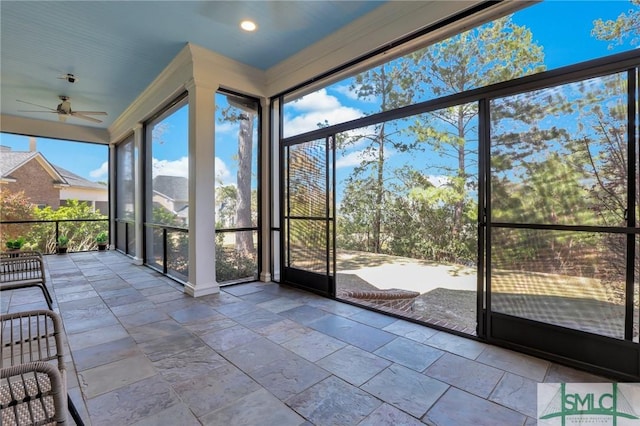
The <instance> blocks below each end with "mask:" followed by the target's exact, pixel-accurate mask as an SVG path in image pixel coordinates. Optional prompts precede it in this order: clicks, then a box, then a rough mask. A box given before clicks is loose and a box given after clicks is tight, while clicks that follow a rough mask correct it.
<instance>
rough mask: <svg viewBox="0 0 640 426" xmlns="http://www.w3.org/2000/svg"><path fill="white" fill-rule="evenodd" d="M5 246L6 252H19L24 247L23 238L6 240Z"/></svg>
mask: <svg viewBox="0 0 640 426" xmlns="http://www.w3.org/2000/svg"><path fill="white" fill-rule="evenodd" d="M5 245H6V246H7V251H8V252H16V251H20V249H21V248H22V246H23V245H24V238H23V237H18V238H14V239H12V240H11V239H9V240H7V242H6V243H5Z"/></svg>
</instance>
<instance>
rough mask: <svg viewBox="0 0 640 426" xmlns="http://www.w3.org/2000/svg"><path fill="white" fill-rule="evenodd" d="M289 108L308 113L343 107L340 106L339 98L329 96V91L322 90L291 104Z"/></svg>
mask: <svg viewBox="0 0 640 426" xmlns="http://www.w3.org/2000/svg"><path fill="white" fill-rule="evenodd" d="M289 106H290V107H291V108H293V109H295V110H297V111H301V112H306V111H331V110H333V109H335V108H339V107H341V106H342V105H340V101H339V100H338V98H336V97H335V96H331V95H329V94H327V89H320V90H318V91H317V92H313V93H309V94H308V95H305V96H303V97H301V98H300V99H298V100H295V101H293V102H291V104H290V105H289Z"/></svg>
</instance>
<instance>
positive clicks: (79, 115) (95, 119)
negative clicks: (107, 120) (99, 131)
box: [71, 111, 102, 123]
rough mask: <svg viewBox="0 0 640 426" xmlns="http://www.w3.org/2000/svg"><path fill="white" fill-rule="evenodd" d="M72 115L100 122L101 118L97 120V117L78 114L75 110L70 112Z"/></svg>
mask: <svg viewBox="0 0 640 426" xmlns="http://www.w3.org/2000/svg"><path fill="white" fill-rule="evenodd" d="M71 116H72V117H76V118H81V119H83V120H87V121H92V122H94V123H102V120H98V119H97V118H93V117H89V116H88V115H82V114H78V113H77V112H76V111H73V112H72V113H71Z"/></svg>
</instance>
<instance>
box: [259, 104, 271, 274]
mask: <svg viewBox="0 0 640 426" xmlns="http://www.w3.org/2000/svg"><path fill="white" fill-rule="evenodd" d="M260 106H261V107H262V123H261V124H262V126H261V128H262V134H261V135H260V137H261V146H260V154H261V155H262V158H260V164H261V168H262V169H261V172H262V173H261V176H260V185H261V187H262V200H261V201H262V204H261V206H262V208H261V210H262V211H261V213H262V216H261V219H262V223H261V224H260V226H261V233H262V255H261V258H260V260H261V265H262V270H261V271H260V281H263V282H269V281H271V248H272V244H271V186H270V185H269V182H270V179H269V175H270V173H271V164H270V162H269V152H270V150H271V146H270V143H269V142H270V141H269V133H270V129H271V123H270V122H269V115H270V114H269V110H270V109H271V102H270V100H269V98H261V99H260Z"/></svg>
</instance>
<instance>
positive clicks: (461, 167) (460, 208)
mask: <svg viewBox="0 0 640 426" xmlns="http://www.w3.org/2000/svg"><path fill="white" fill-rule="evenodd" d="M457 110H458V125H457V127H458V137H459V138H460V140H459V144H458V175H457V178H458V179H459V182H457V184H459V185H462V187H460V188H458V189H459V191H460V195H461V197H460V199H459V200H457V201H456V203H455V205H454V210H453V229H452V230H451V233H452V235H453V236H454V237H456V236H458V235H459V234H460V232H461V231H462V214H463V212H464V198H463V197H462V195H464V182H465V181H466V176H465V164H464V162H465V152H464V148H465V142H464V141H465V131H464V107H463V106H458V107H457Z"/></svg>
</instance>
